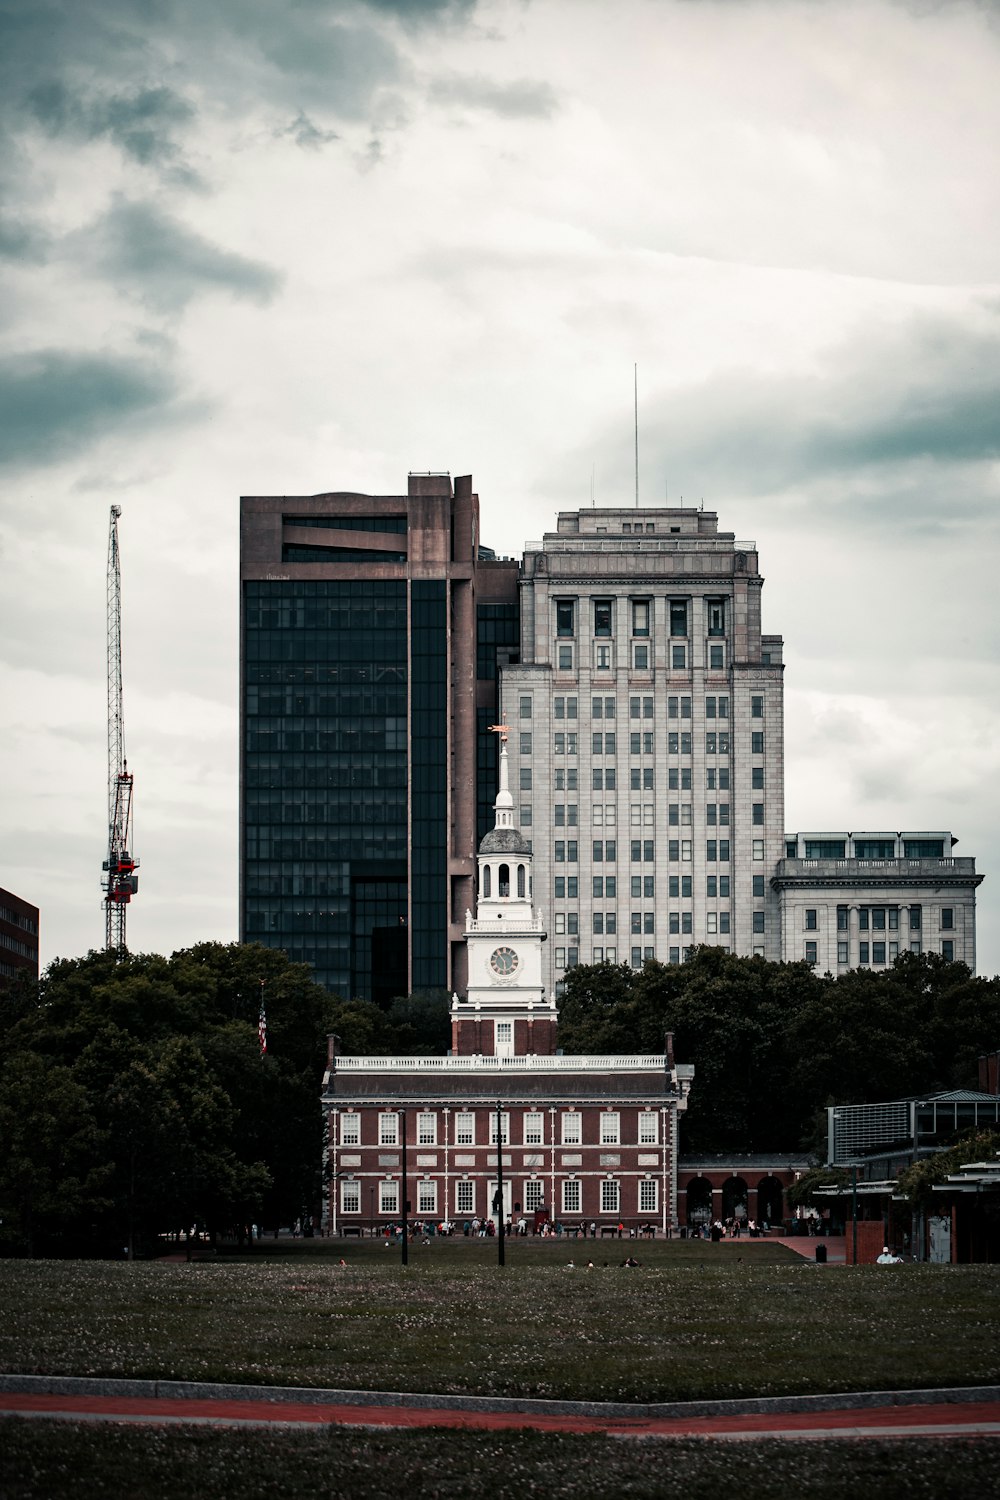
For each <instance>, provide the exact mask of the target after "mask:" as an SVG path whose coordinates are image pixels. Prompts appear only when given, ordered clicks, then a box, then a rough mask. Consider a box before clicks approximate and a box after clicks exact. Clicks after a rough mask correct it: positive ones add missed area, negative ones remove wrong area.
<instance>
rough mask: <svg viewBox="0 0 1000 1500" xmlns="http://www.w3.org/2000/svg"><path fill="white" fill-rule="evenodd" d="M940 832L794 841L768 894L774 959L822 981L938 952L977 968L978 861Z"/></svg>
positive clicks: (796, 837) (814, 836)
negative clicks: (777, 937) (777, 944)
mask: <svg viewBox="0 0 1000 1500" xmlns="http://www.w3.org/2000/svg"><path fill="white" fill-rule="evenodd" d="M957 842H958V840H957V839H956V838H955V837H954V836H953V835H952V834H950V833H947V832H944V833H942V832H912V833H844V832H841V833H793V834H787V835H786V836H785V857H784V858H783V859H781V860H779V862H778V865H777V868H776V870H775V873H774V875H773V876H772V878H771V886H772V888H773V889H774V890H775V891H776V892H777V895H778V908H779V917H780V926H781V957H782V960H783V961H785V962H793V961H795V960H796V959H805V960H806V962H807V963H812V964H815V965H816V967H817V968H818V969H819V970H820V972H821V973H827V972H829V973H831V974H838V973H843V972H844V971H845V970H847V969H856V968H859V967H871V968H885V967H890V966H891V965H892V963H893V961H894V959H896V958H897V957H898V956H899V954H901V953H939V954H941V956H942V958H945V959H948V960H949V961H951V960H957V961H959V962H961V963H965V964H968V966H969V968H970V969H972V970H975V967H976V887H977V886H978V885H979V884H980V883H981V881H982V879H983V877H982V876H981V875H977V874H976V861H975V859H972V858H959V857H956V856H955V855H953V854H952V849H953V847H954V845H955V844H957Z"/></svg>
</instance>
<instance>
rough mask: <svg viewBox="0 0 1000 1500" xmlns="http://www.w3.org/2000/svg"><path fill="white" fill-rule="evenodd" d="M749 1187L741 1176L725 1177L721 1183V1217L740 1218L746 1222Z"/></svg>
mask: <svg viewBox="0 0 1000 1500" xmlns="http://www.w3.org/2000/svg"><path fill="white" fill-rule="evenodd" d="M748 1198H749V1189H748V1187H747V1185H746V1183H745V1182H744V1180H743V1178H742V1177H727V1178H726V1180H725V1182H724V1183H723V1184H722V1217H723V1219H724V1220H725V1219H740V1220H742V1221H743V1223H744V1224H745V1223H746V1219H747V1199H748Z"/></svg>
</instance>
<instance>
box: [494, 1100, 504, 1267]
mask: <svg viewBox="0 0 1000 1500" xmlns="http://www.w3.org/2000/svg"><path fill="white" fill-rule="evenodd" d="M493 1210H494V1212H495V1214H496V1216H497V1265H498V1266H502V1265H504V1264H505V1260H504V1243H503V1240H504V1216H503V1131H502V1130H501V1128H500V1100H499V1099H498V1100H497V1190H496V1195H495V1197H494V1199H493Z"/></svg>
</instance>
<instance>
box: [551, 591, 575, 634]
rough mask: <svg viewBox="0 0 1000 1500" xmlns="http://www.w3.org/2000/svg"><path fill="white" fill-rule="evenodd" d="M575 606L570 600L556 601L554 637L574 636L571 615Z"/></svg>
mask: <svg viewBox="0 0 1000 1500" xmlns="http://www.w3.org/2000/svg"><path fill="white" fill-rule="evenodd" d="M574 610H575V605H574V602H573V600H572V599H557V600H556V635H563V636H565V635H575V634H576V632H575V629H574V624H573V614H574Z"/></svg>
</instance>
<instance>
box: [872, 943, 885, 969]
mask: <svg viewBox="0 0 1000 1500" xmlns="http://www.w3.org/2000/svg"><path fill="white" fill-rule="evenodd" d="M872 963H873V964H884V963H885V943H872Z"/></svg>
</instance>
